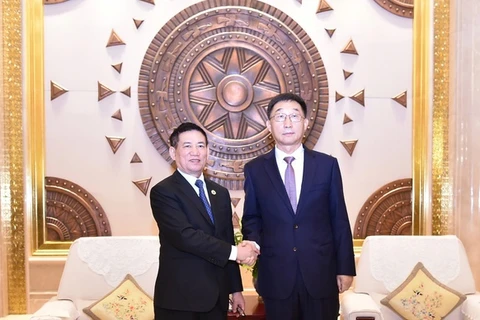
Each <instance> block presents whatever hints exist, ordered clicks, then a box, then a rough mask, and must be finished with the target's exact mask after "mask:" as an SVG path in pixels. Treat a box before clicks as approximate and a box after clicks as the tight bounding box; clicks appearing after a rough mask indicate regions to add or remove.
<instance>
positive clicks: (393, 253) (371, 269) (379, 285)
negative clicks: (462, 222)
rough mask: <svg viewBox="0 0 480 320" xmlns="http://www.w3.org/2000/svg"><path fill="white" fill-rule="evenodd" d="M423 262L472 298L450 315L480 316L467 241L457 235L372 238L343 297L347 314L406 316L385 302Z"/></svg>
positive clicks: (348, 318)
mask: <svg viewBox="0 0 480 320" xmlns="http://www.w3.org/2000/svg"><path fill="white" fill-rule="evenodd" d="M418 262H421V263H423V265H424V267H425V268H426V269H427V271H428V272H429V273H430V274H431V275H432V276H433V277H434V278H435V279H436V280H438V282H440V283H442V284H444V285H446V286H447V287H449V288H451V289H454V290H456V291H458V292H459V293H462V294H464V295H466V297H467V299H466V300H465V301H464V302H463V303H462V304H461V305H459V306H458V307H456V308H455V309H454V310H453V311H452V312H451V313H449V314H448V315H447V316H446V317H445V318H444V319H448V320H459V319H480V294H479V293H478V292H476V289H475V281H474V278H473V275H472V271H471V269H470V265H469V263H468V259H467V255H466V252H465V249H464V247H463V244H462V243H461V241H460V240H459V239H458V238H457V237H455V236H370V237H367V238H366V239H365V241H364V243H363V248H362V253H361V256H360V258H359V261H358V265H357V277H356V278H355V284H354V287H353V288H352V289H351V290H349V291H347V292H346V293H345V294H344V295H343V296H342V301H341V315H342V318H343V319H344V320H374V319H375V320H377V319H383V320H396V319H403V318H402V317H400V316H399V315H398V314H397V313H396V312H394V311H393V310H391V309H390V308H389V307H387V306H385V305H383V304H381V303H380V301H381V300H382V299H384V298H385V297H387V295H389V294H390V293H391V292H392V291H394V290H395V289H397V288H398V287H399V286H400V285H401V284H402V283H403V282H404V281H405V280H406V279H407V278H408V277H409V275H410V273H411V272H412V270H413V268H414V267H415V265H416V264H417V263H418ZM418 319H420V318H418ZM422 319H423V318H422ZM432 319H433V318H432ZM436 319H438V318H435V320H436Z"/></svg>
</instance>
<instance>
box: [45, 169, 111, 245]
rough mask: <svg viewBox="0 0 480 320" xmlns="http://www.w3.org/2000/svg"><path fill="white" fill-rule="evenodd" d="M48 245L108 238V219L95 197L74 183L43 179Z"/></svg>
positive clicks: (64, 180)
mask: <svg viewBox="0 0 480 320" xmlns="http://www.w3.org/2000/svg"><path fill="white" fill-rule="evenodd" d="M45 189H46V191H47V199H46V209H47V214H46V217H45V227H46V240H47V241H52V242H55V241H74V240H76V239H78V238H80V237H96V236H111V235H112V231H111V230H110V223H109V222H108V217H107V214H106V213H105V211H104V210H103V208H102V206H101V205H100V203H99V202H98V201H97V200H96V199H95V197H94V196H93V195H92V194H91V193H90V192H88V191H87V190H85V189H84V188H82V187H81V186H79V185H78V184H76V183H73V182H71V181H68V180H66V179H62V178H58V177H45Z"/></svg>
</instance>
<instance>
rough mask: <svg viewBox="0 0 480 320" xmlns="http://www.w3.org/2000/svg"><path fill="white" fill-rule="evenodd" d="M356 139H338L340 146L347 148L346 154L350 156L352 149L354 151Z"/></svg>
mask: <svg viewBox="0 0 480 320" xmlns="http://www.w3.org/2000/svg"><path fill="white" fill-rule="evenodd" d="M357 142H358V139H357V140H345V141H340V143H341V144H342V146H343V147H344V148H345V150H347V152H348V154H349V155H350V156H351V155H352V154H353V151H355V147H356V146H357Z"/></svg>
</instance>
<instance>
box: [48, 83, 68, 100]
mask: <svg viewBox="0 0 480 320" xmlns="http://www.w3.org/2000/svg"><path fill="white" fill-rule="evenodd" d="M67 92H68V90H67V89H65V88H64V87H62V86H61V85H59V84H58V83H55V82H53V81H50V101H52V100H54V99H56V98H58V97H60V96H61V95H62V94H64V93H67Z"/></svg>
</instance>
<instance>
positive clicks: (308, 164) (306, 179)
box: [297, 147, 315, 215]
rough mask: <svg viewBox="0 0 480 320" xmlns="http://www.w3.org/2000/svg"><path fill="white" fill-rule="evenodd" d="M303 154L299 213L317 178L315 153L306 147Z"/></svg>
mask: <svg viewBox="0 0 480 320" xmlns="http://www.w3.org/2000/svg"><path fill="white" fill-rule="evenodd" d="M303 154H304V159H303V178H302V188H301V190H300V198H299V199H298V206H297V215H298V214H300V213H301V211H302V206H303V203H304V202H305V200H304V198H305V197H306V196H307V195H306V193H307V192H308V190H309V189H310V186H311V185H312V183H313V181H314V179H315V153H313V152H312V151H311V150H309V149H307V148H305V147H304V152H303Z"/></svg>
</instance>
